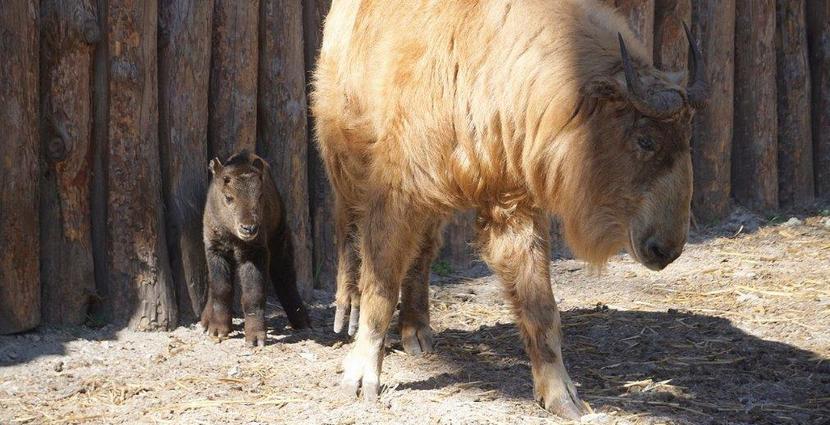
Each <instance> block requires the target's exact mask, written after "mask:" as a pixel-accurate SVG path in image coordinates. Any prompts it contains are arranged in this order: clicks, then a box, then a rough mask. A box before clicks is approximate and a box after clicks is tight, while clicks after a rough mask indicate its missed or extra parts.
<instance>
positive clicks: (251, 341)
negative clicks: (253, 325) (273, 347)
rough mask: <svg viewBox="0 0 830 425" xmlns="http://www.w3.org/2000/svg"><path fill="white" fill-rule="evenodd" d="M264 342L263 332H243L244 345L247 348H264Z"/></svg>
mask: <svg viewBox="0 0 830 425" xmlns="http://www.w3.org/2000/svg"><path fill="white" fill-rule="evenodd" d="M265 340H266V337H265V331H260V332H254V333H253V334H249V333H248V332H245V343H246V344H248V346H249V347H265Z"/></svg>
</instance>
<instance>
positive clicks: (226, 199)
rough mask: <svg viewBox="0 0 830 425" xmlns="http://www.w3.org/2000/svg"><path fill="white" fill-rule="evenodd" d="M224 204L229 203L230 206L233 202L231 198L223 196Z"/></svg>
mask: <svg viewBox="0 0 830 425" xmlns="http://www.w3.org/2000/svg"><path fill="white" fill-rule="evenodd" d="M225 202H227V203H229V204H230V203H231V202H233V196H225Z"/></svg>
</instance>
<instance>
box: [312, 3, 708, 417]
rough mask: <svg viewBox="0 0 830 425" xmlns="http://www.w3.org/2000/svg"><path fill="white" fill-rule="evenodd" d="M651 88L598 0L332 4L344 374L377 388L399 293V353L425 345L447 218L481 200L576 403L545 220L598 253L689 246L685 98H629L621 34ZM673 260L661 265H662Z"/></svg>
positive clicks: (332, 162)
mask: <svg viewBox="0 0 830 425" xmlns="http://www.w3.org/2000/svg"><path fill="white" fill-rule="evenodd" d="M618 33H619V34H621V36H622V38H623V39H624V40H625V42H626V44H627V47H628V51H629V54H630V56H631V58H632V60H633V63H634V66H635V68H636V69H637V71H638V72H639V75H640V78H641V81H642V83H643V86H644V87H646V88H647V89H648V91H649V92H656V91H660V90H674V91H676V92H677V93H679V94H680V95H681V96H683V99H685V96H686V94H685V90H684V87H683V86H682V83H683V82H684V81H683V80H684V78H683V77H682V76H675V75H668V74H664V73H662V72H660V71H659V70H656V69H654V68H653V67H652V66H651V61H650V58H649V55H648V54H647V52H646V51H645V50H644V49H643V47H642V45H641V44H640V43H639V42H638V41H637V40H636V38H635V37H634V36H633V34H632V32H631V31H630V30H629V28H628V26H627V24H625V23H624V22H623V21H622V20H621V18H620V17H619V16H617V15H616V14H615V13H614V12H613V11H612V10H610V9H609V8H607V7H606V6H604V5H602V4H601V3H599V2H597V1H592V0H582V1H579V0H556V1H554V0H512V1H511V0H502V1H495V0H492V1H488V0H480V1H475V0H455V1H436V0H406V1H399V2H389V1H385V0H362V1H338V0H335V1H334V2H333V4H332V8H331V12H330V14H329V16H328V18H327V20H326V24H325V30H324V37H323V46H322V51H321V56H320V59H319V62H318V68H317V70H316V73H315V81H314V93H313V95H312V98H311V101H312V111H313V114H314V116H315V117H316V120H317V127H316V135H317V141H318V147H319V149H320V152H321V156H322V158H323V160H324V162H325V166H326V170H327V172H328V176H329V179H330V181H331V183H332V185H333V186H334V189H335V196H336V199H335V204H336V221H337V223H336V229H337V244H338V255H339V264H338V276H337V300H336V304H337V307H338V312H337V318H336V321H335V330H336V331H339V330H340V328H341V327H342V326H343V320H344V316H345V312H346V310H347V309H348V308H349V307H350V306H351V309H352V312H351V313H352V314H351V318H352V323H351V325H350V327H349V332H350V334H351V333H353V332H354V330H355V328H356V327H358V326H357V325H358V324H357V323H356V320H355V319H356V318H357V317H358V315H357V309H358V308H360V313H361V314H360V316H359V328H358V334H357V340H356V343H355V346H354V348H353V350H352V351H351V353H350V354H349V356H348V357H347V359H346V364H345V373H344V378H343V385H344V387H345V388H346V389H347V390H349V391H357V390H358V388H360V387H361V386H362V388H363V392H364V394H365V395H366V396H367V397H370V398H371V397H374V396H375V395H376V393H377V389H378V385H379V374H380V364H381V362H382V357H383V356H382V340H383V336H384V335H385V332H386V330H387V327H388V325H389V322H390V320H391V316H392V313H393V311H394V308H395V305H396V303H397V301H398V297H399V294H400V297H401V324H400V325H401V334H402V338H403V345H404V348H405V349H406V350H407V352H420V351H429V350H431V349H432V333H431V330H430V328H429V310H428V290H427V279H428V270H429V264H430V262H431V261H432V260H433V257H434V255H435V252H436V251H437V249H438V247H439V246H440V236H439V235H440V228H441V223H442V220H443V219H444V218H446V217H447V216H448V215H449V214H451V213H452V212H453V211H455V210H458V209H465V208H474V209H476V210H477V211H478V215H479V218H478V226H479V246H480V249H481V252H482V256H483V258H484V259H485V260H486V261H487V263H488V264H489V265H490V266H491V268H492V269H493V271H494V272H495V273H496V274H497V275H498V276H499V277H500V278H501V280H502V281H503V283H504V286H505V290H506V293H507V295H508V296H509V298H510V299H511V301H512V303H513V306H514V309H515V311H516V314H517V322H518V325H519V327H520V329H521V331H522V335H523V337H524V340H525V345H526V348H527V351H528V354H529V356H530V358H531V360H532V363H533V375H534V383H535V389H536V394H537V397H538V398H539V399H540V400H543V402H544V405H545V406H546V407H547V408H549V409H550V410H552V411H554V412H557V413H560V414H562V415H565V416H575V415H577V414H578V413H579V411H580V410H581V408H582V406H581V402H580V401H579V399H578V397H577V395H576V391H575V389H574V387H573V384H572V383H571V381H570V378H569V377H568V375H567V372H566V371H565V368H564V364H563V363H562V359H561V346H560V337H559V334H560V330H559V313H558V311H557V309H556V304H555V302H554V298H553V294H552V292H551V288H550V280H549V272H548V255H547V253H548V251H547V247H548V241H547V238H548V226H547V224H546V223H547V221H548V218H547V214H555V215H557V216H559V217H560V218H561V219H562V221H563V223H564V227H565V236H566V239H567V242H568V244H569V246H570V247H571V249H572V250H573V252H574V253H575V254H576V255H577V256H579V257H581V258H583V259H585V260H587V261H589V262H591V263H594V264H602V263H604V262H605V261H606V259H607V258H608V257H609V256H611V255H612V254H614V253H616V252H617V251H619V250H620V249H622V248H627V249H628V250H629V251H630V252H631V253H632V255H633V256H634V257H635V258H637V259H638V260H640V261H641V262H643V263H644V264H646V265H647V266H649V267H651V268H655V269H659V268H662V267H664V266H665V265H666V264H667V263H668V262H670V261H671V260H673V259H674V258H676V255H677V254H679V252H680V250H681V249H682V246H683V244H684V243H685V239H686V234H687V230H688V219H689V206H690V199H691V182H692V180H691V179H692V175H691V159H690V154H689V144H688V142H689V134H690V120H691V116H692V113H693V111H692V108H690V107H688V105H687V106H686V107H684V108H682V110H679V111H677V113H675V114H673V115H672V116H671V117H669V118H665V117H663V118H661V119H655V118H652V117H649V116H645V115H644V114H642V113H641V112H639V111H638V110H637V108H635V107H634V106H633V105H632V102H631V101H630V93H629V92H628V90H627V87H626V80H625V76H624V73H623V66H622V62H621V55H620V44H619V42H618V38H617V34H618ZM666 260H668V262H667V261H666Z"/></svg>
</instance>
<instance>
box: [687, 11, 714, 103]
mask: <svg viewBox="0 0 830 425" xmlns="http://www.w3.org/2000/svg"><path fill="white" fill-rule="evenodd" d="M683 29H684V30H686V39H687V40H689V51H690V52H691V53H692V64H691V65H692V66H691V73H692V75H691V78H689V84H688V85H687V86H686V96H687V97H688V99H689V104H690V105H692V107H693V108H695V109H700V108H703V107H705V106H706V103H707V102H708V101H709V87H708V85H707V84H706V77H705V75H704V71H703V54H702V53H701V52H700V47H699V46H698V45H697V43H695V42H694V40H693V39H692V32H691V31H689V27H688V26H686V23H685V22H684V23H683Z"/></svg>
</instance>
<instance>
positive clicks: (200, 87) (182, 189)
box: [158, 0, 213, 320]
mask: <svg viewBox="0 0 830 425" xmlns="http://www.w3.org/2000/svg"><path fill="white" fill-rule="evenodd" d="M212 19H213V1H212V0H177V1H171V2H167V1H163V2H161V3H160V4H159V37H158V39H159V46H158V47H159V50H158V52H159V58H158V61H159V64H158V67H159V143H160V146H161V159H162V166H163V173H162V175H163V178H164V199H165V203H166V206H167V210H166V224H167V242H168V243H167V246H168V248H169V252H170V263H171V270H172V273H173V281H174V282H175V285H176V296H177V299H178V308H179V315H180V318H181V319H187V320H192V319H196V318H198V317H199V316H200V314H201V312H202V308H203V307H204V305H205V301H206V298H207V263H206V260H205V248H204V243H203V242H202V210H203V209H204V203H205V194H206V192H207V182H208V171H207V164H208V140H207V131H208V91H209V81H210V46H211V23H212Z"/></svg>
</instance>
